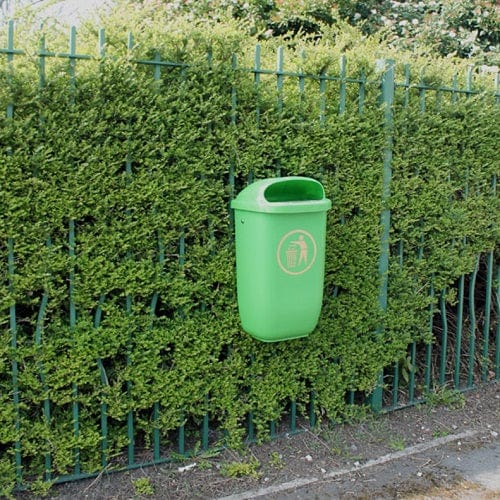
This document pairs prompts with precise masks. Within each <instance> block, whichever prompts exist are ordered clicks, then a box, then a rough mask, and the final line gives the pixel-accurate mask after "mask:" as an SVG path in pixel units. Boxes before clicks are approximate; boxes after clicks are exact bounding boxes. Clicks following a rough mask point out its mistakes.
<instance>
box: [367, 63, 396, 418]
mask: <svg viewBox="0 0 500 500" xmlns="http://www.w3.org/2000/svg"><path fill="white" fill-rule="evenodd" d="M394 64H395V63H394V61H393V60H391V59H388V60H386V61H384V71H383V73H382V80H381V92H382V95H381V98H382V106H383V111H384V128H385V146H384V152H383V154H384V157H383V158H384V159H383V168H382V199H381V202H382V210H381V214H380V226H381V237H380V257H379V264H378V275H379V279H380V288H379V294H378V304H379V307H380V309H381V311H382V312H383V313H385V312H386V311H387V292H388V282H389V238H390V228H391V211H390V209H389V207H388V206H387V205H388V202H389V197H390V195H391V180H392V165H391V164H392V145H393V111H392V106H393V103H394ZM382 329H383V326H382V325H380V326H379V328H378V333H379V334H380V333H381V332H382ZM382 385H383V372H381V373H380V374H379V376H378V380H377V385H376V387H375V389H374V391H373V393H372V395H371V406H372V409H373V410H374V411H376V412H378V411H380V410H381V409H382Z"/></svg>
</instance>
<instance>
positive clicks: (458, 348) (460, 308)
mask: <svg viewBox="0 0 500 500" xmlns="http://www.w3.org/2000/svg"><path fill="white" fill-rule="evenodd" d="M464 293H465V276H464V275H463V274H462V275H461V276H460V278H459V280H458V304H457V332H456V339H455V369H454V372H453V386H454V387H455V389H459V388H460V361H461V359H462V357H461V354H462V332H463V322H464V318H463V314H464Z"/></svg>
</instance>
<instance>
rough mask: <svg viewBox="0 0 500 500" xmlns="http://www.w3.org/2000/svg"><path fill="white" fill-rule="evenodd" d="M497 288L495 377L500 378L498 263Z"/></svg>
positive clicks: (499, 286) (499, 271)
mask: <svg viewBox="0 0 500 500" xmlns="http://www.w3.org/2000/svg"><path fill="white" fill-rule="evenodd" d="M496 283H497V289H496V293H495V302H496V311H497V331H496V338H495V379H496V380H500V265H499V264H497V272H496Z"/></svg>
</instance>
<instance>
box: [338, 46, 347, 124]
mask: <svg viewBox="0 0 500 500" xmlns="http://www.w3.org/2000/svg"><path fill="white" fill-rule="evenodd" d="M346 73H347V57H346V56H345V55H343V56H341V58H340V86H339V115H343V114H344V113H345V108H346V101H347V82H346V76H347V74H346Z"/></svg>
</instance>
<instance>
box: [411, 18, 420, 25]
mask: <svg viewBox="0 0 500 500" xmlns="http://www.w3.org/2000/svg"><path fill="white" fill-rule="evenodd" d="M418 22H419V21H418V19H412V20H411V24H413V26H416V25H417V24H418Z"/></svg>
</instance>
